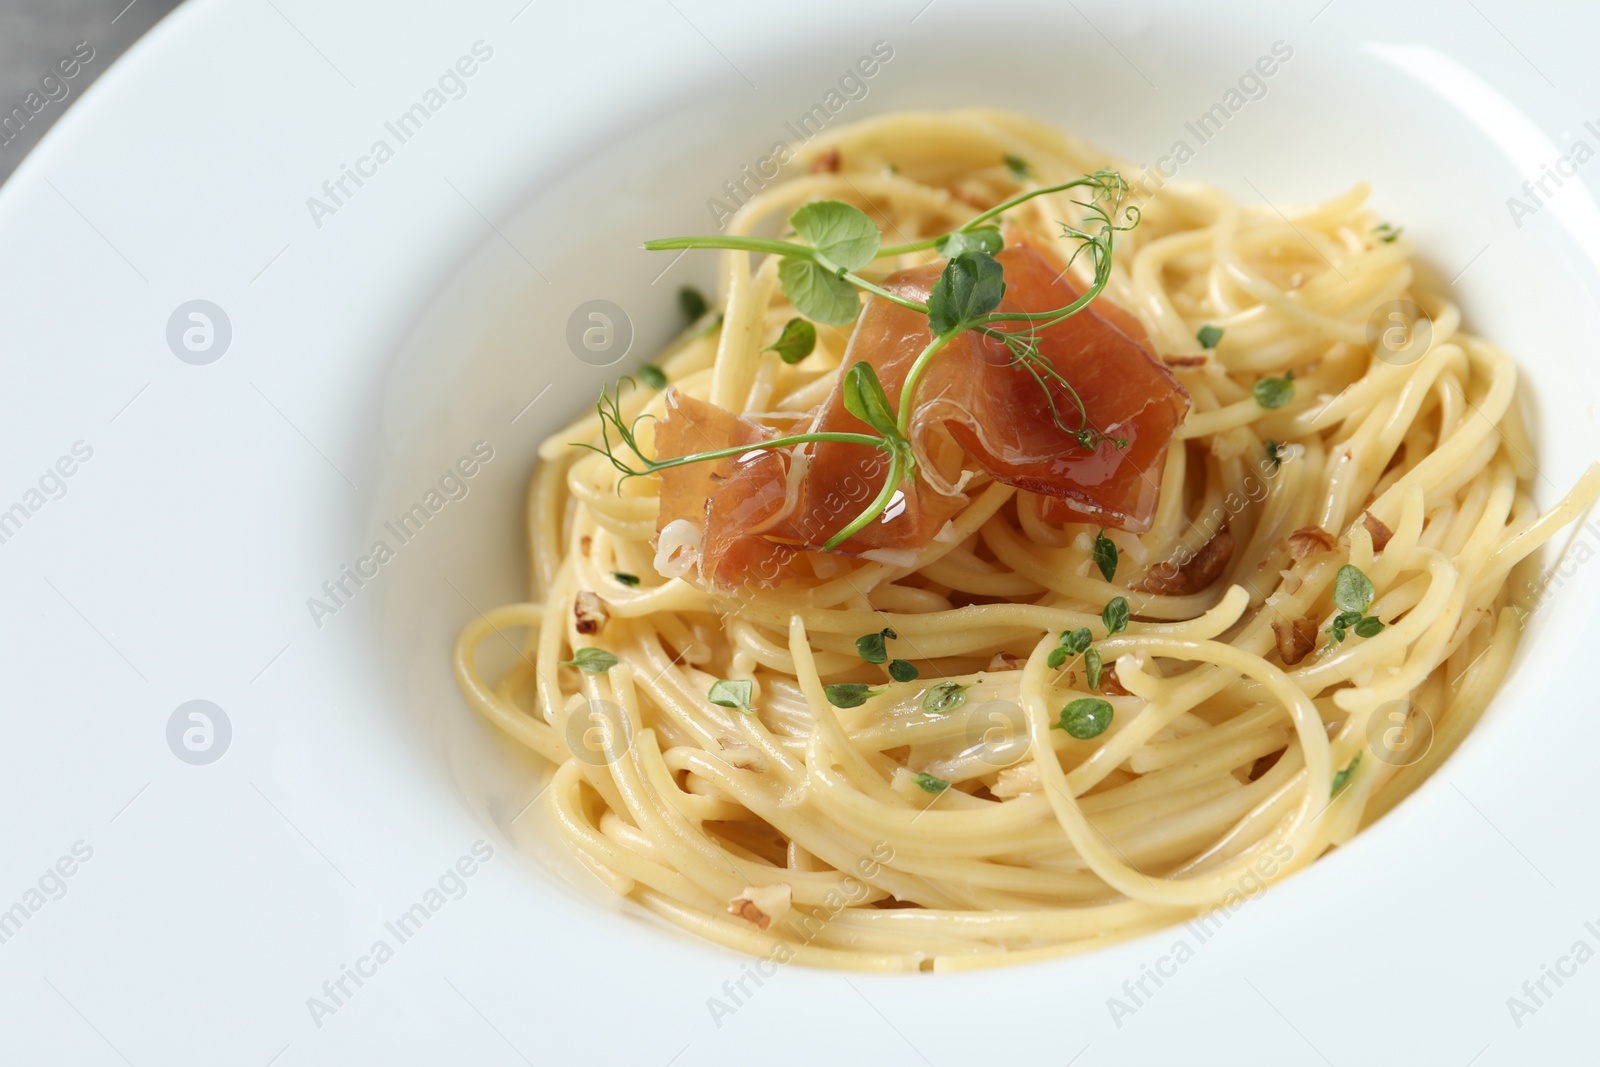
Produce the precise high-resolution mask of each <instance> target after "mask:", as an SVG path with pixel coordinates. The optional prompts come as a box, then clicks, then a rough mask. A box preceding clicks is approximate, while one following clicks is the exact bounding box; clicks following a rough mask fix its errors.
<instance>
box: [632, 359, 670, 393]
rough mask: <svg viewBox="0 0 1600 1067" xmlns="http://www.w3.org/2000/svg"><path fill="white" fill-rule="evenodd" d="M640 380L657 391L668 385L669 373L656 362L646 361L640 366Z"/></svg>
mask: <svg viewBox="0 0 1600 1067" xmlns="http://www.w3.org/2000/svg"><path fill="white" fill-rule="evenodd" d="M639 380H640V381H641V382H643V383H644V384H646V385H648V386H649V387H650V388H652V389H654V390H655V391H656V392H658V393H659V392H661V390H663V389H665V388H666V387H667V375H666V372H664V371H663V370H662V369H661V368H660V367H658V366H656V365H655V364H654V363H646V364H644V365H642V366H641V367H640V368H639Z"/></svg>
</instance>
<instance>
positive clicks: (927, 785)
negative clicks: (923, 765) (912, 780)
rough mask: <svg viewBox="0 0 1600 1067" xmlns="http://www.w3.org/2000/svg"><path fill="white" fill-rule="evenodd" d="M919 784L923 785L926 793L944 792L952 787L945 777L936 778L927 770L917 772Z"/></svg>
mask: <svg viewBox="0 0 1600 1067" xmlns="http://www.w3.org/2000/svg"><path fill="white" fill-rule="evenodd" d="M917 784H918V785H919V786H921V787H922V791H923V792H924V793H943V792H944V791H945V790H946V789H949V788H950V783H949V782H947V781H945V780H944V779H943V778H935V777H934V776H933V775H931V774H929V773H928V772H927V771H918V772H917Z"/></svg>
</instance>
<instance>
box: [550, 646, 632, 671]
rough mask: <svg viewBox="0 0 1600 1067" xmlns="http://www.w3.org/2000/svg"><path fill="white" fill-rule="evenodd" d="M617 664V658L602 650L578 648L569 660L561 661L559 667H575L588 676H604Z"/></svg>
mask: <svg viewBox="0 0 1600 1067" xmlns="http://www.w3.org/2000/svg"><path fill="white" fill-rule="evenodd" d="M618 662H619V661H618V659H617V657H615V656H613V655H612V654H611V653H609V652H607V651H606V650H605V649H603V648H580V649H578V650H577V651H576V652H574V653H573V654H572V658H571V659H567V660H562V661H561V666H563V667H576V668H578V669H579V670H580V671H588V672H589V673H590V674H604V673H605V672H606V671H609V670H610V669H611V668H612V667H615V666H616V665H617V663H618Z"/></svg>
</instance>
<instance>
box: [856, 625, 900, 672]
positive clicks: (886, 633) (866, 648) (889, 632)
mask: <svg viewBox="0 0 1600 1067" xmlns="http://www.w3.org/2000/svg"><path fill="white" fill-rule="evenodd" d="M899 636H900V635H899V634H897V633H895V632H894V629H893V628H892V627H889V626H885V627H884V628H883V629H881V630H879V631H878V632H877V633H873V634H863V635H861V636H860V637H858V638H856V652H857V654H859V655H860V656H861V658H862V659H864V660H866V661H867V662H868V663H887V662H888V661H889V651H888V649H887V648H886V647H885V646H884V642H885V641H893V640H895V639H896V638H898V637H899Z"/></svg>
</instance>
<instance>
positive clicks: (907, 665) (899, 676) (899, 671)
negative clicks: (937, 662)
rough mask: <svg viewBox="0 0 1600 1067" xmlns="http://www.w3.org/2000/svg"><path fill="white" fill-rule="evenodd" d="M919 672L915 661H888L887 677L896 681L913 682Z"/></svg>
mask: <svg viewBox="0 0 1600 1067" xmlns="http://www.w3.org/2000/svg"><path fill="white" fill-rule="evenodd" d="M921 673H922V672H921V671H919V670H917V665H916V664H915V663H911V662H909V661H907V660H903V659H892V660H890V661H889V677H891V678H893V679H894V680H895V681H897V682H914V681H916V680H917V676H918V675H920V674H921Z"/></svg>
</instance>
